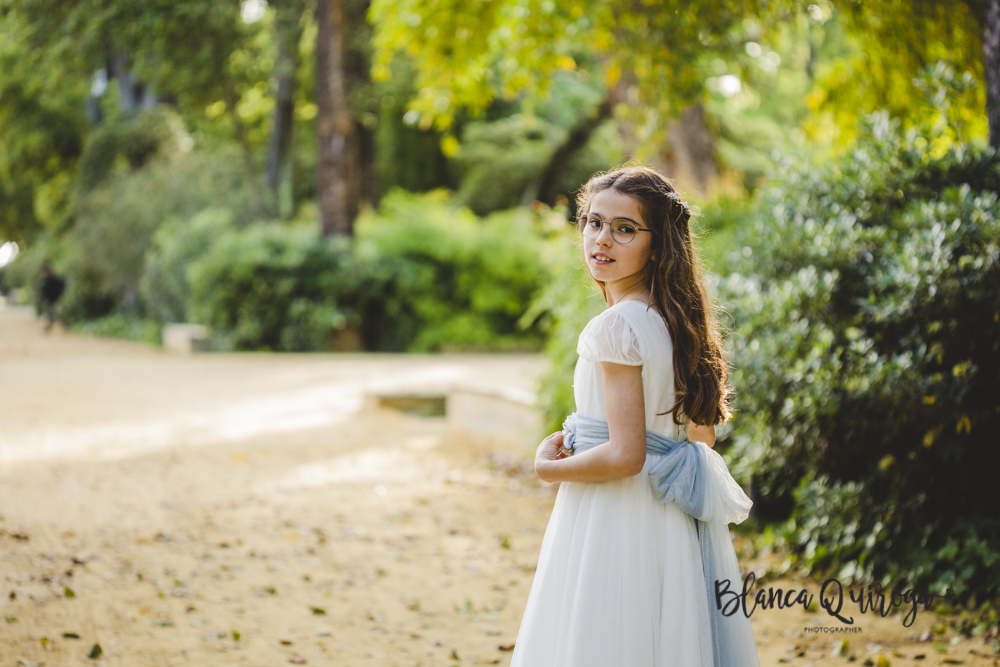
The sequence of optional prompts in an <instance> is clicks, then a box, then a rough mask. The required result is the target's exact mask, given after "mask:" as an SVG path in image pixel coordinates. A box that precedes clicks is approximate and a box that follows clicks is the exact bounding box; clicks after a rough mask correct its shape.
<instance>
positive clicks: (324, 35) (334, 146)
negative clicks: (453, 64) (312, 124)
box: [316, 0, 360, 236]
mask: <svg viewBox="0 0 1000 667" xmlns="http://www.w3.org/2000/svg"><path fill="white" fill-rule="evenodd" d="M345 4H346V0H319V1H318V3H317V6H316V23H317V32H316V98H317V99H316V105H317V107H318V114H317V117H316V132H317V141H318V144H319V145H318V157H319V159H318V162H317V172H316V187H317V188H318V190H319V210H320V228H321V230H322V233H323V235H324V236H327V235H331V234H341V235H345V236H351V235H353V233H354V219H355V217H356V216H357V213H358V209H359V204H360V187H359V186H360V182H359V176H360V174H359V173H358V161H359V146H358V135H357V132H356V131H355V127H354V120H353V118H352V117H351V107H350V100H349V98H348V94H349V88H348V75H347V39H348V24H347V11H346V8H345Z"/></svg>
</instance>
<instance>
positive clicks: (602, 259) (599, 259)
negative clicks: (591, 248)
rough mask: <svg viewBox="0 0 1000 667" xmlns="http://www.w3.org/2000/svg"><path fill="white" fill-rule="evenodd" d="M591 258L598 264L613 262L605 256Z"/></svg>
mask: <svg viewBox="0 0 1000 667" xmlns="http://www.w3.org/2000/svg"><path fill="white" fill-rule="evenodd" d="M591 257H592V258H593V260H594V261H595V262H597V263H598V264H610V263H611V262H613V261H615V260H613V259H611V258H610V257H608V256H607V255H591Z"/></svg>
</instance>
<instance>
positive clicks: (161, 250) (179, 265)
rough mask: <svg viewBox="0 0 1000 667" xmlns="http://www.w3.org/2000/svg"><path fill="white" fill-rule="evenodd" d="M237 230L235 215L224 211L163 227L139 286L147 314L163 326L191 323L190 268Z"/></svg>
mask: <svg viewBox="0 0 1000 667" xmlns="http://www.w3.org/2000/svg"><path fill="white" fill-rule="evenodd" d="M234 228H235V226H234V224H233V214H232V212H231V211H229V210H227V209H220V208H210V209H205V210H204V211H200V212H198V213H196V214H195V215H193V216H191V217H190V218H187V219H181V218H172V219H170V220H168V221H166V222H165V223H164V224H163V225H161V226H160V227H159V229H157V230H156V232H155V233H154V234H153V239H152V243H151V247H150V249H149V251H148V252H147V253H146V257H145V264H144V266H143V274H142V281H141V283H140V286H139V294H140V296H141V298H142V302H143V305H144V311H145V312H146V313H147V314H148V315H149V316H150V317H152V318H153V319H155V320H158V321H160V322H187V321H188V316H187V305H188V304H187V301H188V296H189V294H190V286H189V284H188V267H189V266H191V264H192V263H193V262H194V261H195V260H197V259H198V258H199V257H201V256H202V255H204V254H205V252H206V251H207V250H208V248H210V247H211V246H212V244H213V243H214V242H215V240H216V239H217V238H219V237H221V236H223V235H224V234H226V233H227V232H229V231H232V230H233V229H234Z"/></svg>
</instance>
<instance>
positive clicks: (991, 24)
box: [983, 0, 1000, 150]
mask: <svg viewBox="0 0 1000 667" xmlns="http://www.w3.org/2000/svg"><path fill="white" fill-rule="evenodd" d="M983 71H984V72H985V74H986V118H987V120H988V121H989V125H990V146H992V147H993V148H995V149H997V150H1000V0H986V16H985V18H984V21H983Z"/></svg>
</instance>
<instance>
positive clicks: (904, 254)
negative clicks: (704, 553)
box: [721, 113, 1000, 600]
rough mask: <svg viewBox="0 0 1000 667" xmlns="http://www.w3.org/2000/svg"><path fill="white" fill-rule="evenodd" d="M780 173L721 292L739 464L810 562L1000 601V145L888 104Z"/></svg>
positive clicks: (820, 567)
mask: <svg viewBox="0 0 1000 667" xmlns="http://www.w3.org/2000/svg"><path fill="white" fill-rule="evenodd" d="M935 127H937V128H940V126H935ZM944 139H947V137H945V138H944ZM785 172H786V173H788V176H787V178H785V179H784V180H783V182H781V183H779V184H778V185H777V186H775V187H774V188H772V189H771V190H770V191H769V192H768V193H766V195H765V196H764V198H763V200H762V201H761V203H760V217H759V219H758V220H757V222H756V224H755V225H754V226H753V228H752V229H751V230H750V232H749V233H748V234H746V235H745V236H744V237H743V240H742V244H741V245H744V246H745V247H744V249H743V250H742V251H741V252H736V253H733V254H732V256H731V260H732V262H733V266H734V268H735V269H736V272H735V273H733V274H731V275H730V276H729V277H728V278H727V279H726V280H725V281H724V283H723V284H722V286H721V287H722V290H723V293H724V295H725V300H726V301H727V302H728V305H729V309H730V310H731V312H732V313H733V315H734V318H735V321H736V323H737V329H738V333H739V335H738V336H736V337H733V338H731V343H732V345H733V350H732V352H733V355H734V358H735V362H736V363H735V366H736V368H735V372H734V375H733V384H734V386H735V388H736V390H737V397H738V400H737V408H738V409H739V413H738V414H737V417H736V419H735V429H736V430H735V448H734V452H733V455H734V460H735V461H736V462H737V466H736V472H737V474H742V475H744V476H746V477H749V476H750V475H752V476H753V479H754V489H755V495H756V496H757V501H758V505H759V506H760V507H762V508H763V509H768V506H769V505H770V508H771V509H772V510H779V509H780V505H781V504H782V503H783V502H784V503H787V507H789V508H791V510H792V514H791V518H790V520H789V521H788V522H787V524H786V525H785V538H786V540H787V544H788V545H789V546H790V547H791V548H792V549H793V550H795V551H796V552H797V553H798V554H799V556H800V557H801V562H802V563H804V565H805V566H806V567H807V568H810V569H812V570H817V571H825V572H831V571H832V572H837V573H839V574H840V575H841V576H843V577H847V578H854V579H857V580H860V581H866V580H872V579H876V580H881V581H883V582H889V581H891V582H892V583H893V584H896V585H903V584H907V585H911V586H917V587H921V588H924V589H928V588H929V589H931V590H932V592H935V593H939V592H943V591H944V589H945V588H947V587H951V588H953V589H954V590H955V591H956V592H957V593H958V594H959V595H960V596H961V597H963V598H966V599H968V598H970V597H971V598H978V599H979V600H983V599H987V598H990V597H995V596H996V595H997V594H998V593H1000V557H998V556H997V555H996V552H997V551H998V549H1000V511H998V509H997V504H996V501H995V498H994V497H993V496H994V493H993V479H992V478H993V476H994V475H995V471H996V470H998V469H1000V450H998V449H997V448H996V446H995V433H996V432H997V430H998V427H1000V401H998V394H997V393H996V391H995V389H996V383H997V380H998V376H997V369H998V368H1000V353H998V348H1000V333H998V332H1000V329H998V325H997V322H998V321H1000V302H998V294H1000V291H998V289H997V285H1000V246H998V239H1000V200H998V193H1000V156H998V155H997V154H996V153H995V152H991V151H990V150H989V149H985V148H981V147H976V146H973V145H969V144H963V143H955V142H954V141H945V140H943V138H942V137H941V132H940V130H939V129H938V130H935V129H934V128H932V127H929V126H924V127H918V128H915V129H913V130H911V131H909V132H904V131H903V130H901V129H900V126H899V124H898V123H896V122H895V121H893V120H891V119H890V118H889V117H888V116H887V115H886V114H885V113H878V114H874V115H873V116H871V117H869V118H867V119H866V120H865V122H864V124H863V128H862V131H861V134H860V140H859V143H858V145H857V147H856V148H855V149H854V150H853V152H851V153H850V154H849V155H846V156H844V157H843V158H842V159H840V160H838V161H836V162H834V163H832V164H829V165H827V166H824V167H821V168H809V167H804V166H799V167H797V168H793V166H792V165H785Z"/></svg>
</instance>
